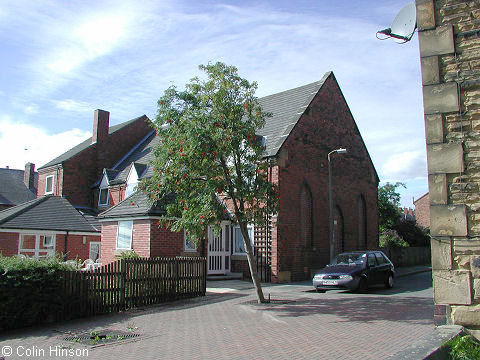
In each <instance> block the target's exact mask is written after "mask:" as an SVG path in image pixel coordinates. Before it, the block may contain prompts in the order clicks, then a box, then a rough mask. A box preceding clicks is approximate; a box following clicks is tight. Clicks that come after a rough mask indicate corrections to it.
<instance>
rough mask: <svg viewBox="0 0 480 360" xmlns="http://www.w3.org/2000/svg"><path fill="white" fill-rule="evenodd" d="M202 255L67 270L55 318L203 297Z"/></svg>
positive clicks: (125, 261) (204, 268) (142, 259)
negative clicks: (59, 306) (61, 299)
mask: <svg viewBox="0 0 480 360" xmlns="http://www.w3.org/2000/svg"><path fill="white" fill-rule="evenodd" d="M205 262H206V260H205V258H200V257H190V258H189V257H175V258H155V259H147V258H140V259H122V260H118V261H115V262H113V263H110V264H107V265H104V266H102V267H101V268H98V269H96V270H91V271H66V272H64V273H63V274H62V275H63V282H62V286H61V287H62V289H61V290H60V293H61V295H62V298H63V301H62V303H63V304H62V307H63V312H62V313H60V312H57V316H56V320H57V321H60V320H68V319H73V318H78V317H83V316H92V315H97V314H105V313H110V312H118V311H123V310H126V309H130V308H133V307H138V306H145V305H151V304H159V303H162V302H166V301H170V300H177V299H182V298H191V297H195V296H203V295H205V292H206V266H205Z"/></svg>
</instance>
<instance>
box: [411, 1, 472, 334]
mask: <svg viewBox="0 0 480 360" xmlns="http://www.w3.org/2000/svg"><path fill="white" fill-rule="evenodd" d="M416 5H417V27H418V31H419V32H418V35H419V42H420V57H421V67H422V85H423V100H424V113H425V129H426V131H425V133H426V143H427V159H428V177H429V179H428V180H429V196H430V222H431V223H430V230H431V236H432V240H431V247H432V268H433V285H434V300H435V305H436V306H435V323H436V324H437V325H442V324H459V325H465V326H469V327H480V310H479V309H480V211H479V210H480V194H479V184H480V86H479V85H480V76H479V75H480V39H479V35H480V32H479V29H480V2H479V1H461V0H435V1H434V0H417V1H416Z"/></svg>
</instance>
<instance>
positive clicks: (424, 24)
mask: <svg viewBox="0 0 480 360" xmlns="http://www.w3.org/2000/svg"><path fill="white" fill-rule="evenodd" d="M416 5H417V28H418V30H419V31H422V30H429V29H434V28H435V9H434V7H433V0H417V1H416Z"/></svg>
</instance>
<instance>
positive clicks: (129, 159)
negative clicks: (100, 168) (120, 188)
mask: <svg viewBox="0 0 480 360" xmlns="http://www.w3.org/2000/svg"><path fill="white" fill-rule="evenodd" d="M159 141H160V139H159V138H158V137H157V136H156V135H155V131H152V132H150V133H149V134H148V135H147V136H146V137H145V138H143V139H142V140H141V141H140V142H139V143H138V144H137V146H135V147H134V148H133V149H132V150H131V151H130V152H129V153H128V154H127V155H126V156H125V157H124V158H123V159H121V160H120V161H119V162H118V163H117V164H115V166H114V167H113V169H106V173H107V177H108V183H109V184H110V185H115V184H123V183H125V182H126V181H127V177H128V174H129V172H130V168H131V167H132V166H134V167H135V170H136V171H137V174H138V175H139V176H140V178H144V177H147V178H148V177H151V176H152V174H153V173H152V171H153V170H152V168H151V167H150V166H149V163H150V161H151V160H153V159H154V154H153V149H154V148H155V146H156V145H157V143H158V142H159ZM102 177H103V175H102ZM101 181H102V179H101V178H100V179H99V180H98V181H97V182H96V183H95V184H94V186H98V184H100V182H101Z"/></svg>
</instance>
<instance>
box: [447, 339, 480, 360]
mask: <svg viewBox="0 0 480 360" xmlns="http://www.w3.org/2000/svg"><path fill="white" fill-rule="evenodd" d="M445 346H447V347H448V348H450V352H449V354H450V359H452V360H480V343H478V341H477V340H476V339H475V338H474V337H473V336H472V335H464V336H457V337H455V338H453V339H452V340H450V341H448V342H447V343H446V344H445Z"/></svg>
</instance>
